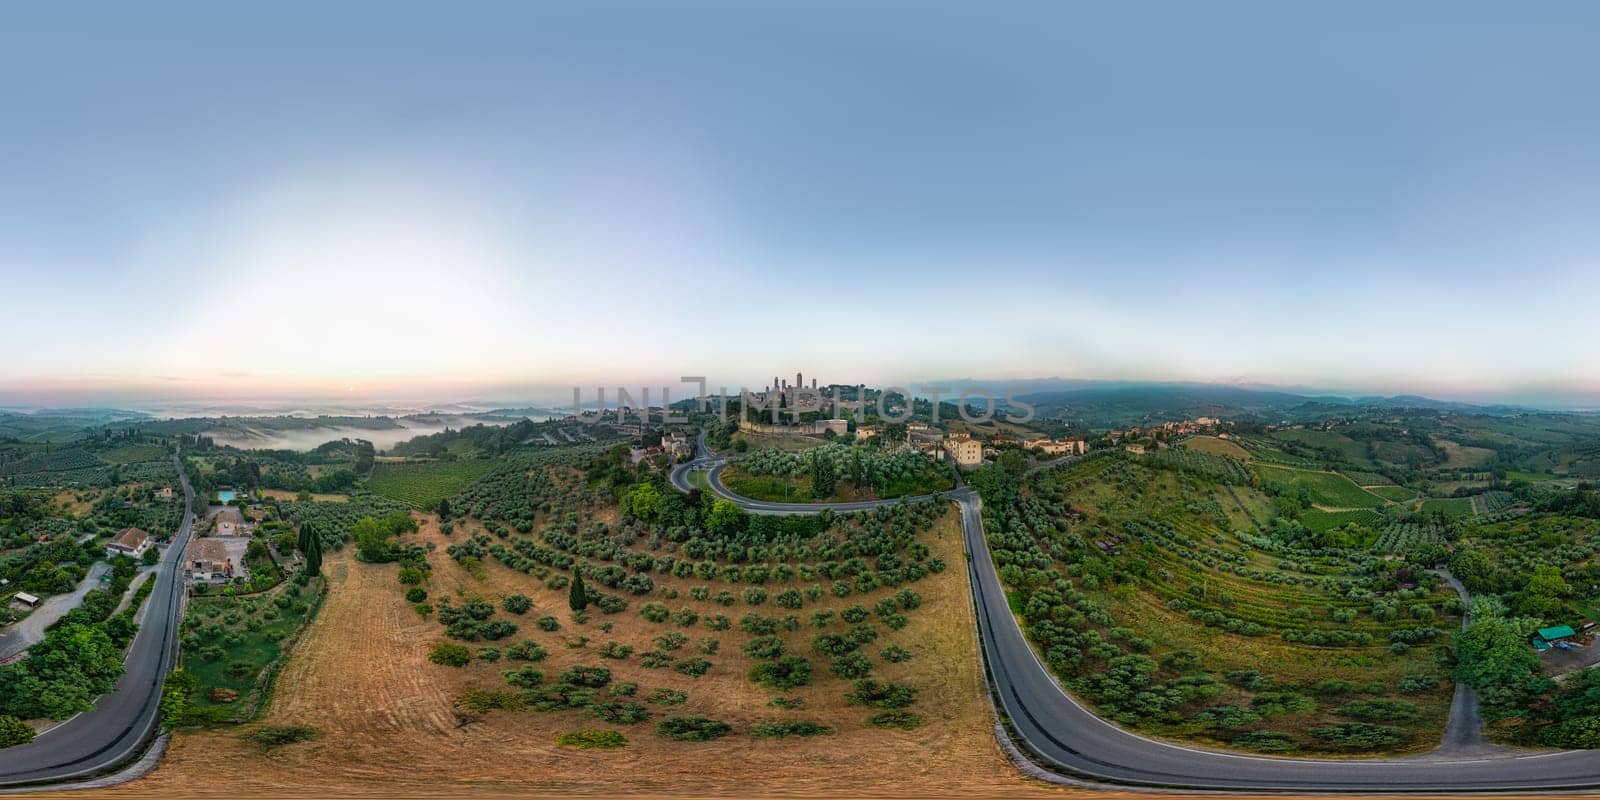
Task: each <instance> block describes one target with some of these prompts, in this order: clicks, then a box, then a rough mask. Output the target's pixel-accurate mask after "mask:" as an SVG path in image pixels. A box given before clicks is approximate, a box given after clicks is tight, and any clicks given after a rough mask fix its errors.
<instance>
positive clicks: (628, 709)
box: [588, 703, 650, 725]
mask: <svg viewBox="0 0 1600 800" xmlns="http://www.w3.org/2000/svg"><path fill="white" fill-rule="evenodd" d="M588 712H589V713H590V714H593V715H594V716H595V717H597V718H599V719H602V720H605V721H606V722H609V723H611V724H613V725H632V724H634V723H636V722H644V721H645V720H648V719H650V711H649V709H647V708H645V707H644V706H642V705H639V704H638V703H590V704H589V708H588Z"/></svg>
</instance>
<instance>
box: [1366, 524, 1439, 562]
mask: <svg viewBox="0 0 1600 800" xmlns="http://www.w3.org/2000/svg"><path fill="white" fill-rule="evenodd" d="M1443 543H1444V529H1443V528H1441V527H1439V526H1438V525H1425V524H1419V523H1415V522H1406V523H1398V522H1397V523H1395V524H1393V525H1390V526H1389V527H1387V528H1384V529H1383V533H1380V534H1378V540H1377V541H1376V542H1374V543H1373V545H1372V548H1373V549H1374V550H1377V551H1378V552H1380V553H1401V554H1403V553H1409V552H1411V551H1413V550H1415V549H1416V548H1418V547H1425V546H1430V545H1441V544H1443Z"/></svg>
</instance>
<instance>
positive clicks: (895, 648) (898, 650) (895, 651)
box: [878, 644, 911, 664]
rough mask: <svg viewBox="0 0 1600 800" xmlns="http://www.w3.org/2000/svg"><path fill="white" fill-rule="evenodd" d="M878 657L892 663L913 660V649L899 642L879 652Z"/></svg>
mask: <svg viewBox="0 0 1600 800" xmlns="http://www.w3.org/2000/svg"><path fill="white" fill-rule="evenodd" d="M878 657H879V658H881V659H883V660H884V661H887V662H889V663H891V664H898V663H900V662H902V661H910V660H911V651H910V650H907V649H905V648H904V647H901V646H900V645H897V644H891V645H889V646H888V647H885V648H883V650H881V651H879V652H878Z"/></svg>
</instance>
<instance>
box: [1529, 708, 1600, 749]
mask: <svg viewBox="0 0 1600 800" xmlns="http://www.w3.org/2000/svg"><path fill="white" fill-rule="evenodd" d="M1539 743H1540V744H1544V745H1549V746H1550V747H1561V748H1565V749H1568V750H1593V749H1596V748H1600V717H1592V716H1590V717H1573V718H1572V719H1569V720H1566V721H1564V722H1558V723H1556V724H1554V725H1550V726H1547V727H1544V728H1541V729H1540V730H1539Z"/></svg>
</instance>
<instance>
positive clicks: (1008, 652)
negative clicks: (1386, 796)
mask: <svg viewBox="0 0 1600 800" xmlns="http://www.w3.org/2000/svg"><path fill="white" fill-rule="evenodd" d="M1058 461H1059V460H1058ZM720 463H721V462H720V461H719V460H718V459H716V457H715V455H714V454H711V453H710V452H709V451H708V450H706V449H705V448H704V441H703V440H702V442H701V451H700V453H699V454H698V455H697V457H696V459H695V460H694V461H692V462H689V463H687V464H682V465H679V466H678V467H677V468H675V469H674V470H673V474H672V479H673V480H672V482H673V485H674V486H677V487H678V488H679V489H680V490H683V491H688V490H689V489H690V488H692V486H691V485H690V484H689V483H688V480H687V473H688V472H689V471H690V470H691V469H695V468H707V467H710V468H711V469H712V475H715V474H716V472H717V471H718V468H717V465H718V464H720ZM711 485H712V487H713V491H716V492H717V493H718V494H719V495H722V496H723V497H726V498H728V499H730V500H732V501H734V502H736V503H738V504H739V505H740V506H741V507H743V508H745V509H746V510H748V511H751V512H754V513H760V514H798V513H806V514H811V513H816V512H818V511H820V510H822V509H832V510H834V511H852V510H860V509H861V508H871V507H875V506H880V505H887V504H893V503H897V502H900V501H899V500H879V501H872V502H869V503H817V504H808V503H766V502H760V501H755V500H750V499H748V498H743V497H739V496H738V495H734V494H732V493H731V492H727V491H726V489H720V490H719V488H718V487H719V482H718V481H715V480H713V481H711ZM945 496H946V497H949V498H950V499H952V500H954V501H956V502H957V504H958V505H959V507H960V510H961V526H962V531H963V534H964V536H965V537H966V545H967V552H968V555H969V559H968V573H969V574H968V577H969V579H970V581H971V586H972V590H973V600H974V605H975V607H976V610H977V616H978V629H979V633H980V634H981V639H982V644H983V657H984V662H985V666H986V668H987V670H988V673H989V676H990V679H991V682H992V687H993V690H994V695H995V699H996V701H997V702H998V703H999V705H1000V707H1001V709H1002V710H1003V711H1004V712H1005V715H1006V717H1007V719H1008V720H1009V722H1010V724H1011V731H1012V735H1013V736H1014V738H1015V740H1016V741H1017V743H1018V744H1019V745H1020V746H1021V747H1022V749H1024V750H1025V751H1027V754H1028V755H1029V757H1030V758H1031V759H1033V760H1034V761H1035V762H1036V763H1038V764H1039V765H1040V766H1043V767H1045V768H1046V769H1049V770H1052V771H1056V772H1061V773H1065V774H1069V775H1072V776H1073V777H1075V778H1077V779H1079V780H1088V781H1091V782H1095V783H1101V784H1105V785H1110V786H1147V787H1160V788H1170V789H1199V790H1214V791H1281V792H1302V793H1330V792H1333V793H1337V792H1352V793H1396V792H1408V793H1430V792H1433V793H1437V792H1492V791H1514V790H1524V791H1538V790H1572V789H1587V788H1600V752H1596V751H1551V752H1534V753H1517V752H1513V751H1506V752H1485V751H1486V750H1488V749H1489V748H1480V747H1470V746H1469V747H1463V748H1446V749H1442V750H1440V751H1437V752H1435V753H1430V754H1427V755H1422V756H1412V757H1406V758H1392V759H1362V760H1317V759H1298V758H1274V757H1267V756H1250V755H1239V754H1234V753H1225V752H1220V751H1216V750H1206V749H1201V748H1195V747H1188V746H1184V745H1179V744H1173V743H1169V742H1163V741H1158V740H1155V739H1150V738H1147V737H1144V736H1140V735H1138V734H1135V733H1131V732H1129V731H1127V730H1124V729H1122V728H1119V727H1117V726H1116V725H1114V724H1112V723H1110V722H1107V721H1105V720H1103V719H1100V718H1099V717H1097V716H1095V715H1094V713H1093V712H1091V711H1089V710H1088V709H1087V708H1085V707H1084V706H1082V705H1079V704H1078V702H1077V701H1075V700H1073V699H1072V698H1071V697H1070V696H1069V695H1068V694H1067V693H1066V692H1065V691H1063V690H1062V688H1061V686H1060V685H1059V684H1057V683H1056V681H1055V678H1054V677H1053V676H1052V675H1051V674H1050V672H1049V670H1048V669H1047V668H1046V667H1045V666H1044V665H1043V664H1042V663H1041V662H1040V661H1039V659H1038V657H1037V656H1036V655H1035V654H1034V651H1033V648H1032V647H1031V646H1030V645H1029V644H1028V641H1027V639H1026V637H1025V636H1024V635H1023V633H1022V629H1021V627H1020V626H1019V624H1018V622H1017V619H1016V617H1015V616H1013V615H1012V613H1011V609H1010V608H1009V606H1008V605H1007V603H1006V595H1005V589H1004V587H1003V586H1002V585H1001V583H1000V577H999V575H998V574H997V573H996V571H995V567H994V561H993V560H992V559H991V558H990V555H989V547H988V543H987V539H986V538H985V534H984V530H983V518H982V510H981V508H982V502H981V500H980V499H979V498H978V497H977V494H976V493H975V492H973V491H972V490H971V489H965V488H963V489H958V490H956V491H953V492H948V493H946V494H945ZM1474 705H1475V704H1474ZM1459 722H1460V723H1463V724H1467V725H1471V724H1473V723H1474V722H1475V720H1460V721H1459ZM1474 744H1475V743H1474Z"/></svg>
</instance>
